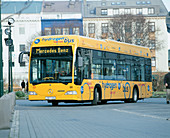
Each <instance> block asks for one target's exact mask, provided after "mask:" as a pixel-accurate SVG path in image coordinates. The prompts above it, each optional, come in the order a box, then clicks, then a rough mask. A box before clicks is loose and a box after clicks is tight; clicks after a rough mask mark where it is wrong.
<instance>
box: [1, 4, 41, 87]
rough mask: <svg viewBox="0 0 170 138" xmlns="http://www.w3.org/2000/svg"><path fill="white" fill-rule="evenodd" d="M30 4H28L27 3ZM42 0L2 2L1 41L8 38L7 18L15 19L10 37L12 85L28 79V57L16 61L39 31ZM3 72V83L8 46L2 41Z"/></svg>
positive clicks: (6, 70) (6, 66) (6, 71)
mask: <svg viewBox="0 0 170 138" xmlns="http://www.w3.org/2000/svg"><path fill="white" fill-rule="evenodd" d="M29 4H30V5H29ZM41 8H42V2H31V3H29V2H28V3H26V2H23V1H22V2H6V1H4V2H2V41H3V40H4V38H8V36H7V35H6V34H5V32H4V30H5V28H6V27H3V26H6V25H8V18H9V17H10V18H13V19H14V20H15V22H14V24H13V25H12V26H13V27H12V33H11V36H12V39H13V45H14V52H12V61H13V62H14V67H13V68H12V69H13V80H14V86H15V85H20V82H21V81H22V80H25V81H27V80H28V58H27V57H24V64H21V65H20V64H19V63H18V56H19V53H20V52H21V51H27V50H28V51H29V47H30V43H28V41H29V40H30V39H31V37H32V36H33V35H34V34H36V33H38V32H40V31H41V16H40V12H41ZM3 73H4V80H5V82H4V83H5V84H6V83H7V81H8V46H6V45H5V41H3Z"/></svg>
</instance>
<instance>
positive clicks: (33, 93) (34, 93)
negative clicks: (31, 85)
mask: <svg viewBox="0 0 170 138" xmlns="http://www.w3.org/2000/svg"><path fill="white" fill-rule="evenodd" d="M29 95H37V93H36V92H33V91H32V92H31V91H30V92H29Z"/></svg>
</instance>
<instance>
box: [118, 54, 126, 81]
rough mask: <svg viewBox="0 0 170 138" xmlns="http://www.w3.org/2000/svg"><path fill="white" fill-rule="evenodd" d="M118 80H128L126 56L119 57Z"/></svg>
mask: <svg viewBox="0 0 170 138" xmlns="http://www.w3.org/2000/svg"><path fill="white" fill-rule="evenodd" d="M117 79H118V80H126V68H125V55H118V59H117Z"/></svg>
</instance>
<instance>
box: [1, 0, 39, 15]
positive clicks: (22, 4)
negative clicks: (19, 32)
mask: <svg viewBox="0 0 170 138" xmlns="http://www.w3.org/2000/svg"><path fill="white" fill-rule="evenodd" d="M41 8H42V1H2V6H1V12H2V14H15V13H30V14H31V13H40V12H41Z"/></svg>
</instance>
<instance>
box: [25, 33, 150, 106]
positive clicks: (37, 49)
mask: <svg viewBox="0 0 170 138" xmlns="http://www.w3.org/2000/svg"><path fill="white" fill-rule="evenodd" d="M151 78H152V71H151V55H150V50H149V49H148V48H144V47H140V46H135V45H131V44H126V43H122V42H118V41H113V40H97V39H92V38H87V37H83V36H76V35H61V36H59V35H57V36H43V37H38V38H36V39H35V40H34V41H33V43H32V46H31V49H30V60H29V79H28V85H29V100H31V101H34V100H47V101H48V102H51V103H52V105H54V106H56V105H58V103H59V102H91V103H92V104H93V105H97V104H99V103H106V102H107V101H109V100H121V101H125V102H137V100H139V99H143V98H148V97H150V96H152V82H151V81H152V80H151Z"/></svg>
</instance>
